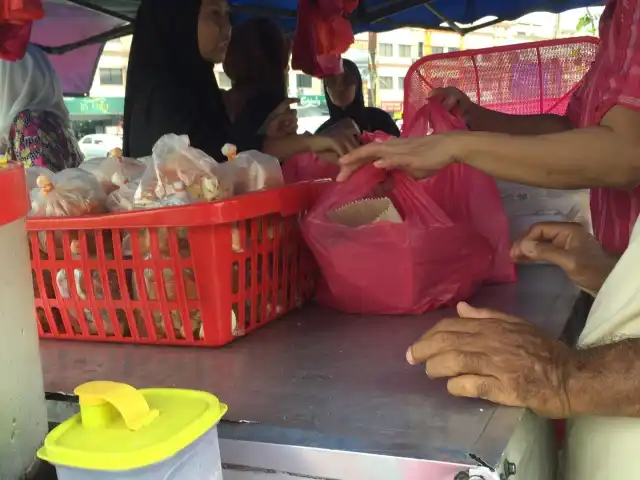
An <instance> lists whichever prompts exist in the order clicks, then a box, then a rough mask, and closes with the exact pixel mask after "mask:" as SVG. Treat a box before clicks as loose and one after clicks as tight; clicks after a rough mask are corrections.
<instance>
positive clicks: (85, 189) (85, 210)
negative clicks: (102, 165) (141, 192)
mask: <svg viewBox="0 0 640 480" xmlns="http://www.w3.org/2000/svg"><path fill="white" fill-rule="evenodd" d="M36 184H37V187H36V188H34V189H33V190H31V213H30V215H32V216H37V217H79V216H82V215H92V214H96V213H104V211H105V206H104V200H105V195H104V192H103V191H102V189H101V188H100V185H99V184H98V181H97V180H96V178H95V177H94V176H93V175H91V174H90V173H88V172H85V171H83V170H80V169H78V168H69V169H67V170H63V171H61V172H60V173H56V174H55V175H53V176H52V177H48V176H45V175H42V176H40V177H38V178H37V179H36Z"/></svg>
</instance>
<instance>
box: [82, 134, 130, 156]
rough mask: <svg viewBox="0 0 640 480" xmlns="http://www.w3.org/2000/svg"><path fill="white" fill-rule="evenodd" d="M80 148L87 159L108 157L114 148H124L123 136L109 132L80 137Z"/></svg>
mask: <svg viewBox="0 0 640 480" xmlns="http://www.w3.org/2000/svg"><path fill="white" fill-rule="evenodd" d="M79 145H80V150H81V151H82V155H83V156H84V159H85V160H91V159H92V158H100V157H106V156H107V154H108V153H109V152H110V151H111V150H113V149H114V148H122V137H120V136H118V135H111V134H108V133H93V134H91V135H86V136H84V137H82V139H80V142H79Z"/></svg>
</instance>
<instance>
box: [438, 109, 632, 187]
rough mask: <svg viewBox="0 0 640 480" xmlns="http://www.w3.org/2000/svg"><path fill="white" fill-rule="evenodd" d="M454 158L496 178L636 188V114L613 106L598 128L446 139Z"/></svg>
mask: <svg viewBox="0 0 640 480" xmlns="http://www.w3.org/2000/svg"><path fill="white" fill-rule="evenodd" d="M450 137H451V140H452V142H453V143H455V145H452V148H453V149H454V150H456V151H457V154H456V155H455V157H456V158H457V159H458V160H459V161H462V162H464V163H467V164H469V165H471V166H473V167H476V168H478V169H479V170H482V171H484V172H486V173H488V174H489V175H492V176H495V177H497V178H500V179H503V180H507V181H512V182H517V183H524V184H527V185H533V186H539V187H547V188H558V189H579V188H589V187H612V188H634V187H635V186H636V185H638V184H639V183H640V111H636V110H632V109H629V108H625V107H620V106H615V107H613V108H612V109H611V110H610V111H609V113H607V114H606V115H605V117H604V118H603V120H602V122H601V124H600V126H597V127H591V128H581V129H575V130H569V131H565V132H561V133H553V134H546V135H534V136H513V135H505V134H499V133H485V132H471V133H464V132H463V133H462V134H460V133H457V132H454V133H453V134H451V135H450Z"/></svg>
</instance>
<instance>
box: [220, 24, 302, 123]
mask: <svg viewBox="0 0 640 480" xmlns="http://www.w3.org/2000/svg"><path fill="white" fill-rule="evenodd" d="M289 50H290V49H289V42H288V40H287V38H286V37H285V36H284V34H283V33H282V30H280V28H279V27H278V25H276V24H275V23H274V22H272V21H271V20H269V19H268V18H264V17H254V18H250V19H248V20H246V21H244V22H242V23H240V24H239V25H237V26H235V27H234V28H233V32H232V34H231V39H230V40H229V47H228V48H227V54H226V56H225V58H224V62H223V64H222V66H223V69H224V73H225V74H226V75H227V77H229V80H230V81H231V85H232V87H231V89H230V90H228V91H226V92H224V101H225V105H226V107H227V113H228V114H229V117H230V119H231V122H232V123H233V124H234V126H235V127H236V128H237V129H241V130H244V131H254V132H257V131H260V130H262V131H264V130H265V128H264V127H265V126H266V125H265V124H266V123H267V119H268V118H269V116H270V115H271V113H272V112H273V111H274V110H276V108H278V106H279V105H281V104H282V103H283V102H284V101H285V100H287V97H288V95H287V69H288V67H289ZM293 113H294V112H293ZM290 123H291V124H292V125H291V127H293V128H292V130H291V131H290V132H289V133H291V134H295V133H296V128H295V127H296V125H295V114H293V115H291V121H290Z"/></svg>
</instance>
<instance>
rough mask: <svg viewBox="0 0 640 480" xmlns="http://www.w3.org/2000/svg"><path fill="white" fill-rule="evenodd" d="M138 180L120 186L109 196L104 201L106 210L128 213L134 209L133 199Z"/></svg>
mask: <svg viewBox="0 0 640 480" xmlns="http://www.w3.org/2000/svg"><path fill="white" fill-rule="evenodd" d="M139 185H140V180H138V181H133V182H129V183H126V184H124V185H122V186H121V187H120V188H118V189H117V190H114V191H113V192H111V193H110V194H109V196H108V197H107V201H106V207H107V210H109V211H110V212H129V211H131V210H133V209H134V208H135V206H134V201H133V197H134V196H135V194H136V191H137V190H138V186H139Z"/></svg>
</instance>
